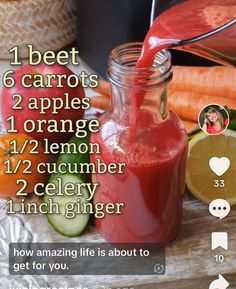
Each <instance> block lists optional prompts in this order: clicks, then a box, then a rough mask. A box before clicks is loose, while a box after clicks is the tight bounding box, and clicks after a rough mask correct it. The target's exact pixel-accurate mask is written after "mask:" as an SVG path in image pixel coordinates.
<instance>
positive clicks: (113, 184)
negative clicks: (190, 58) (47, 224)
mask: <svg viewBox="0 0 236 289" xmlns="http://www.w3.org/2000/svg"><path fill="white" fill-rule="evenodd" d="M141 47H142V44H141V43H128V44H124V45H121V46H118V47H117V48H115V49H114V50H113V51H112V52H111V54H110V57H109V69H108V78H109V81H110V83H111V94H112V104H111V107H110V109H109V110H108V111H106V112H105V113H104V114H103V115H102V116H101V118H100V131H99V133H96V134H93V135H92V136H91V141H92V142H96V143H99V144H100V149H101V154H99V155H92V162H94V163H96V162H97V159H100V160H101V161H103V162H105V163H106V164H109V163H116V164H117V163H118V162H119V163H125V167H124V168H123V173H115V174H111V173H109V172H106V173H105V174H94V175H93V181H96V182H98V183H99V184H100V185H99V188H98V190H97V192H96V193H95V197H94V203H95V204H96V203H124V207H123V208H122V213H121V214H106V215H105V217H104V218H102V219H98V218H97V219H96V226H97V228H98V230H99V231H100V232H101V234H102V235H103V236H104V237H105V239H106V240H107V241H110V242H118V243H159V244H167V243H169V242H171V241H173V240H174V239H175V238H176V235H177V233H178V231H179V228H180V223H181V215H182V193H183V190H184V183H185V169H186V154H187V136H186V132H185V128H184V126H183V124H182V122H181V121H180V119H179V118H178V117H177V116H176V115H175V114H174V113H173V112H168V111H167V109H166V100H167V94H166V92H165V90H166V86H167V84H168V83H169V82H170V80H171V78H172V71H171V56H170V53H169V52H168V51H161V52H159V53H158V54H157V55H156V57H155V61H154V64H153V66H152V67H149V68H136V67H135V64H136V62H137V60H138V58H139V56H140V53H141Z"/></svg>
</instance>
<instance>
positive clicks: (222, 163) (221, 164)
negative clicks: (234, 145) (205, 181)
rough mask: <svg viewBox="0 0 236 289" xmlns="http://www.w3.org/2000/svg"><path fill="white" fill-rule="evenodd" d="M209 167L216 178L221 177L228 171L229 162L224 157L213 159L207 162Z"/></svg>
mask: <svg viewBox="0 0 236 289" xmlns="http://www.w3.org/2000/svg"><path fill="white" fill-rule="evenodd" d="M209 166H210V168H211V170H212V171H213V172H214V173H215V174H216V175H217V176H219V177H221V176H223V174H224V173H226V172H227V171H228V169H229V167H230V160H229V159H228V158H226V157H222V158H217V157H213V158H211V159H210V161H209Z"/></svg>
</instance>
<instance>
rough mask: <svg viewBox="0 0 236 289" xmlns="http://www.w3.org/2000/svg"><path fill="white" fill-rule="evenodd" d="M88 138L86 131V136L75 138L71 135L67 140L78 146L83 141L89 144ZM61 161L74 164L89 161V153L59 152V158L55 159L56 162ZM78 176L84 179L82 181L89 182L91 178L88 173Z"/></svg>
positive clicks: (59, 162) (88, 134)
mask: <svg viewBox="0 0 236 289" xmlns="http://www.w3.org/2000/svg"><path fill="white" fill-rule="evenodd" d="M89 138H90V133H89V132H88V133H87V136H86V137H84V138H77V137H76V136H73V137H72V138H71V139H70V140H69V142H68V143H69V144H72V143H73V144H76V145H77V146H79V145H80V144H81V143H84V144H86V145H89ZM61 163H66V164H68V163H70V164H74V163H77V164H79V163H90V155H89V153H86V154H79V153H78V154H70V153H63V154H62V153H61V154H60V155H59V158H58V160H57V164H61ZM79 177H80V178H81V179H82V180H83V181H84V182H90V181H91V178H90V174H79Z"/></svg>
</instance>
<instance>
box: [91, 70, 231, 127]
mask: <svg viewBox="0 0 236 289" xmlns="http://www.w3.org/2000/svg"><path fill="white" fill-rule="evenodd" d="M173 73H174V76H173V80H172V82H171V83H170V85H169V86H168V89H167V92H168V108H169V109H170V110H172V111H174V112H176V113H177V114H178V115H179V116H180V117H181V119H182V120H183V122H184V124H185V127H186V130H187V132H190V131H191V130H193V129H194V128H196V127H197V125H198V124H197V122H198V114H199V112H200V111H201V110H202V108H203V107H204V106H206V105H209V104H220V105H222V106H227V107H229V108H231V109H236V69H235V68H233V67H224V66H214V67H190V66H188V67H187V66H175V67H173ZM94 91H95V92H96V93H98V95H97V96H95V97H93V98H92V100H91V105H92V106H93V107H95V108H99V109H104V110H106V109H107V108H108V107H109V105H110V100H111V95H110V86H109V83H108V82H106V81H103V80H102V81H100V83H99V86H98V87H97V88H95V89H94Z"/></svg>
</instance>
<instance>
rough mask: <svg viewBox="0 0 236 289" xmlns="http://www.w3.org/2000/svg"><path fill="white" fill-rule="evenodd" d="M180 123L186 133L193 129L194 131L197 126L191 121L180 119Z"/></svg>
mask: <svg viewBox="0 0 236 289" xmlns="http://www.w3.org/2000/svg"><path fill="white" fill-rule="evenodd" d="M182 122H183V124H184V126H185V129H186V131H187V133H189V132H191V131H192V130H193V129H195V128H196V127H197V126H198V124H197V123H196V122H193V121H189V120H184V119H182Z"/></svg>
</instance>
